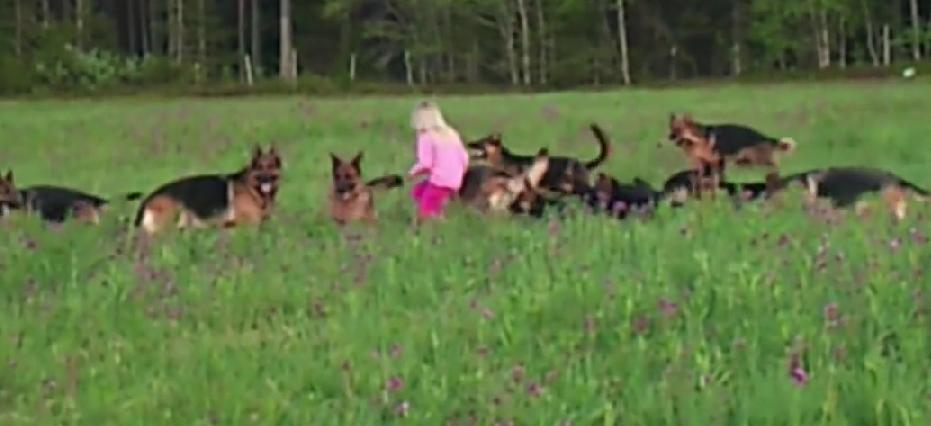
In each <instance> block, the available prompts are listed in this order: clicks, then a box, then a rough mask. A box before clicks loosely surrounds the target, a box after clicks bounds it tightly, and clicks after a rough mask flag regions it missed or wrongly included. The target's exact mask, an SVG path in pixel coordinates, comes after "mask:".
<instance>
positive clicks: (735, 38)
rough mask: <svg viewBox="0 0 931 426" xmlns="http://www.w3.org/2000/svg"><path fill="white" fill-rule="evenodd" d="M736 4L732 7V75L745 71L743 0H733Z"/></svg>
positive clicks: (738, 74)
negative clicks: (742, 46) (742, 56)
mask: <svg viewBox="0 0 931 426" xmlns="http://www.w3.org/2000/svg"><path fill="white" fill-rule="evenodd" d="M733 1H734V6H733V8H732V9H731V75H733V76H735V77H738V76H740V74H741V73H742V72H743V63H742V62H741V49H740V46H741V42H742V40H743V37H742V35H741V18H742V15H741V10H740V2H741V1H742V0H733Z"/></svg>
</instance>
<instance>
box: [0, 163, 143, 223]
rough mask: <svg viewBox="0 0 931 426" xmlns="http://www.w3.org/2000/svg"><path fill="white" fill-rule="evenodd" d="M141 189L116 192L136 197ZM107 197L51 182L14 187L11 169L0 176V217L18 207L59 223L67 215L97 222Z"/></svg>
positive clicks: (67, 217) (124, 198) (66, 218)
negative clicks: (55, 184)
mask: <svg viewBox="0 0 931 426" xmlns="http://www.w3.org/2000/svg"><path fill="white" fill-rule="evenodd" d="M141 196H142V194H141V193H138V192H133V193H129V194H125V195H122V196H120V197H119V198H121V199H123V200H127V201H133V200H137V199H139V198H140V197H141ZM109 203H110V201H108V200H106V199H104V198H102V197H99V196H96V195H93V194H88V193H86V192H83V191H79V190H76V189H71V188H65V187H60V186H52V185H35V186H30V187H27V188H23V189H17V187H16V182H15V181H14V176H13V171H12V170H10V171H7V173H6V175H5V176H3V177H0V217H2V216H6V215H8V214H10V213H12V212H14V211H18V210H22V211H24V212H26V213H27V214H36V215H38V217H39V218H41V219H42V220H44V221H46V222H52V223H62V222H65V221H66V220H69V219H75V220H77V221H80V222H86V223H93V224H97V223H100V216H101V215H102V214H103V213H104V210H105V207H106V206H107V205H108V204H109Z"/></svg>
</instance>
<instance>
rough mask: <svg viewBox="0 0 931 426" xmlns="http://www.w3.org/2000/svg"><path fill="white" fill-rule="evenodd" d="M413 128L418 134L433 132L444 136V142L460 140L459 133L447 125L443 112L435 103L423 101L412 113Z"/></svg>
mask: <svg viewBox="0 0 931 426" xmlns="http://www.w3.org/2000/svg"><path fill="white" fill-rule="evenodd" d="M411 127H413V128H414V130H416V131H417V132H431V133H436V134H438V135H440V136H442V139H443V140H456V141H458V140H459V132H457V131H456V129H453V128H452V127H450V125H449V124H446V119H445V118H443V112H442V111H440V107H439V106H437V105H436V103H434V102H430V101H422V102H420V103H418V104H417V106H415V107H414V112H413V113H411Z"/></svg>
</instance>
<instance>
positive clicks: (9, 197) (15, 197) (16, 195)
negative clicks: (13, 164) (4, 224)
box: [0, 170, 23, 217]
mask: <svg viewBox="0 0 931 426" xmlns="http://www.w3.org/2000/svg"><path fill="white" fill-rule="evenodd" d="M22 205H23V196H22V194H21V193H20V192H19V190H17V189H16V183H15V182H14V181H13V171H12V170H9V171H7V172H6V175H3V176H0V217H3V216H6V215H7V214H8V213H9V212H10V210H14V209H19V208H21V207H22Z"/></svg>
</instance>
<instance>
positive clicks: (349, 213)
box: [328, 152, 404, 225]
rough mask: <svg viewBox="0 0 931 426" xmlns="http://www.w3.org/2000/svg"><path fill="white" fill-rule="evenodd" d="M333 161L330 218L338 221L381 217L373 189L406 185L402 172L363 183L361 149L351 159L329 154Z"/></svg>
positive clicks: (338, 222) (373, 219)
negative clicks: (346, 159)
mask: <svg viewBox="0 0 931 426" xmlns="http://www.w3.org/2000/svg"><path fill="white" fill-rule="evenodd" d="M330 158H331V160H332V163H333V170H332V176H333V187H332V189H331V190H330V194H329V197H328V198H329V204H330V217H331V218H333V220H334V221H336V223H337V224H340V225H345V224H348V223H350V222H356V221H365V222H368V223H374V222H376V221H377V220H378V214H377V213H376V211H375V195H374V192H373V191H374V190H377V189H384V190H387V189H391V188H397V187H399V186H403V185H404V178H402V177H401V176H400V175H385V176H382V177H379V178H375V179H372V180H370V181H368V182H365V183H363V182H362V152H359V153H358V154H356V156H355V157H353V158H352V160H350V161H348V162H347V161H344V160H343V159H342V158H340V157H339V156H337V155H335V154H333V153H330Z"/></svg>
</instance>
